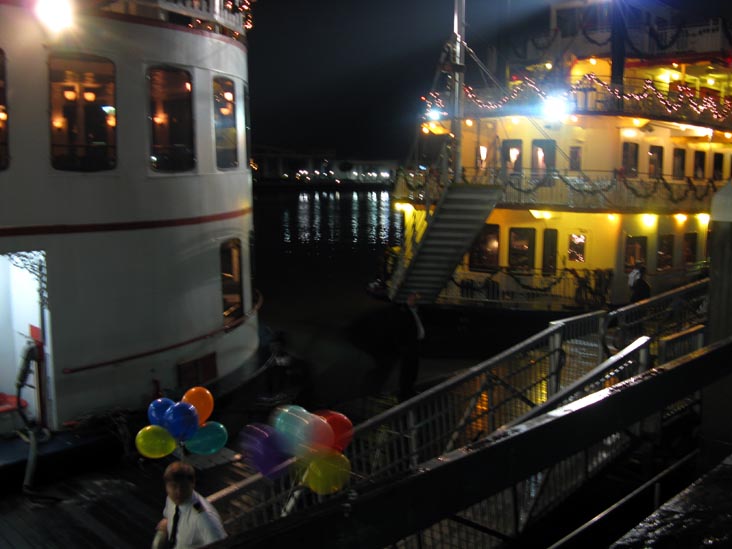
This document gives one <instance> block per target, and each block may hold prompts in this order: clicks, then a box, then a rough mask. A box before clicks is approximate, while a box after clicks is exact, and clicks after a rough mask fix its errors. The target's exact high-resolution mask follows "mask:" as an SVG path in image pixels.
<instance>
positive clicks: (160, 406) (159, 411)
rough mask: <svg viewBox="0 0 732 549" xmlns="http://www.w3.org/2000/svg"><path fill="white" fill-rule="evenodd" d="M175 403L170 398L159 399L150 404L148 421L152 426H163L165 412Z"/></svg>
mask: <svg viewBox="0 0 732 549" xmlns="http://www.w3.org/2000/svg"><path fill="white" fill-rule="evenodd" d="M173 404H175V402H173V401H172V400H170V399H169V398H158V399H156V400H153V401H152V402H151V403H150V406H148V407H147V419H148V420H149V421H150V424H151V425H160V426H163V424H164V422H165V412H167V411H168V408H170V407H171V406H172V405H173Z"/></svg>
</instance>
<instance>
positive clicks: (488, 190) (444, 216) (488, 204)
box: [389, 181, 504, 303]
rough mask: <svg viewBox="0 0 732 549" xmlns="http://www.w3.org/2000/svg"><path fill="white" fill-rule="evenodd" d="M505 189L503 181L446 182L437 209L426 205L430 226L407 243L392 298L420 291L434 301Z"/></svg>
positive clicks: (423, 297) (424, 299)
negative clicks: (477, 182) (481, 182)
mask: <svg viewBox="0 0 732 549" xmlns="http://www.w3.org/2000/svg"><path fill="white" fill-rule="evenodd" d="M503 192H504V189H503V187H502V186H500V185H486V184H476V183H467V182H457V181H455V182H452V183H451V184H449V185H446V187H445V189H444V191H443V193H442V196H441V197H440V199H439V201H438V202H437V204H436V205H435V206H434V210H432V211H430V206H429V205H427V206H426V208H427V217H426V220H427V226H426V228H425V229H424V232H423V234H422V235H421V238H420V239H419V241H415V242H414V243H413V244H412V245H410V246H405V250H404V251H403V256H402V258H401V261H402V262H401V263H400V265H399V267H398V269H397V273H396V276H394V277H393V278H392V281H391V286H390V289H389V297H390V298H391V300H392V301H396V302H404V301H406V298H407V296H408V295H409V294H410V293H418V294H419V295H420V301H421V302H425V303H432V302H434V301H435V299H437V296H438V295H439V293H440V291H441V290H442V288H443V287H444V286H445V283H446V282H447V281H448V280H449V278H450V275H451V274H452V273H453V272H454V271H455V267H456V266H457V265H458V263H460V260H461V259H462V257H463V254H464V253H465V252H466V251H467V250H468V248H469V247H470V245H471V244H472V242H473V240H474V239H475V236H476V234H477V233H478V231H479V230H480V228H481V227H482V226H483V224H484V223H485V220H486V218H487V217H488V216H489V215H490V213H491V211H493V208H495V206H496V204H497V203H498V201H499V199H500V198H501V197H502V196H503ZM413 236H414V237H415V240H416V238H417V237H418V235H417V234H415V235H413ZM410 252H411V254H410ZM410 255H411V257H410Z"/></svg>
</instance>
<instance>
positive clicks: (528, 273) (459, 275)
mask: <svg viewBox="0 0 732 549" xmlns="http://www.w3.org/2000/svg"><path fill="white" fill-rule="evenodd" d="M707 268H708V264H707V262H706V261H700V262H697V263H690V264H688V265H685V266H683V267H674V268H670V269H665V270H662V271H654V272H650V273H647V274H646V278H647V280H648V282H649V284H650V286H651V289H652V292H653V293H654V294H661V293H663V292H666V291H668V290H670V289H672V288H678V287H681V286H684V285H686V284H688V283H689V282H692V281H694V280H699V279H700V278H703V276H704V273H705V271H706V269H707ZM473 269H475V270H472V269H471V265H470V263H469V264H468V266H464V265H459V266H458V267H457V269H455V271H454V272H453V274H452V276H451V277H450V279H449V280H448V282H447V284H446V285H445V287H444V288H443V290H442V291H441V292H440V294H439V295H438V296H437V300H436V303H438V304H443V305H466V306H472V307H493V308H500V309H520V310H527V311H528V310H543V311H583V310H594V309H600V308H604V307H609V306H611V304H613V303H624V302H625V301H627V299H628V295H616V294H617V293H618V290H617V288H616V285H615V284H613V277H614V273H613V271H612V269H572V268H558V269H553V270H548V269H544V268H541V269H536V268H534V269H527V268H523V269H517V268H510V267H490V268H486V267H485V266H483V265H481V266H480V267H473ZM623 288H624V286H623Z"/></svg>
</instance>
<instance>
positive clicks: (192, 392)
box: [181, 387, 214, 425]
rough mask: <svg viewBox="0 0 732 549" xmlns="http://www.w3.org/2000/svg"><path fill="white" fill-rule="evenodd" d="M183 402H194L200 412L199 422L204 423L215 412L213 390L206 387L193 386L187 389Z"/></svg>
mask: <svg viewBox="0 0 732 549" xmlns="http://www.w3.org/2000/svg"><path fill="white" fill-rule="evenodd" d="M181 401H182V402H187V403H188V404H192V405H193V406H194V407H195V408H196V412H198V424H199V425H203V424H204V423H206V420H207V419H208V418H209V416H210V415H211V412H213V407H214V399H213V395H212V394H211V391H209V390H208V389H206V387H192V388H191V389H188V390H187V391H186V394H184V395H183V398H182V399H181Z"/></svg>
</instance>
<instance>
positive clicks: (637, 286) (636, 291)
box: [630, 265, 651, 303]
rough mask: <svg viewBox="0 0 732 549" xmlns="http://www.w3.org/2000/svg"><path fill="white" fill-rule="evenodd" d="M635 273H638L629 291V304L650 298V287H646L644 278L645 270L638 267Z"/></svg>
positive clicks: (646, 283)
mask: <svg viewBox="0 0 732 549" xmlns="http://www.w3.org/2000/svg"><path fill="white" fill-rule="evenodd" d="M637 271H638V273H637V275H636V279H635V282H634V283H633V287H632V288H631V289H630V302H631V303H635V302H636V301H642V300H644V299H648V298H649V297H651V287H650V286H649V285H648V282H646V278H645V274H646V268H645V267H644V266H643V265H640V266H639V267H638V269H637Z"/></svg>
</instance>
